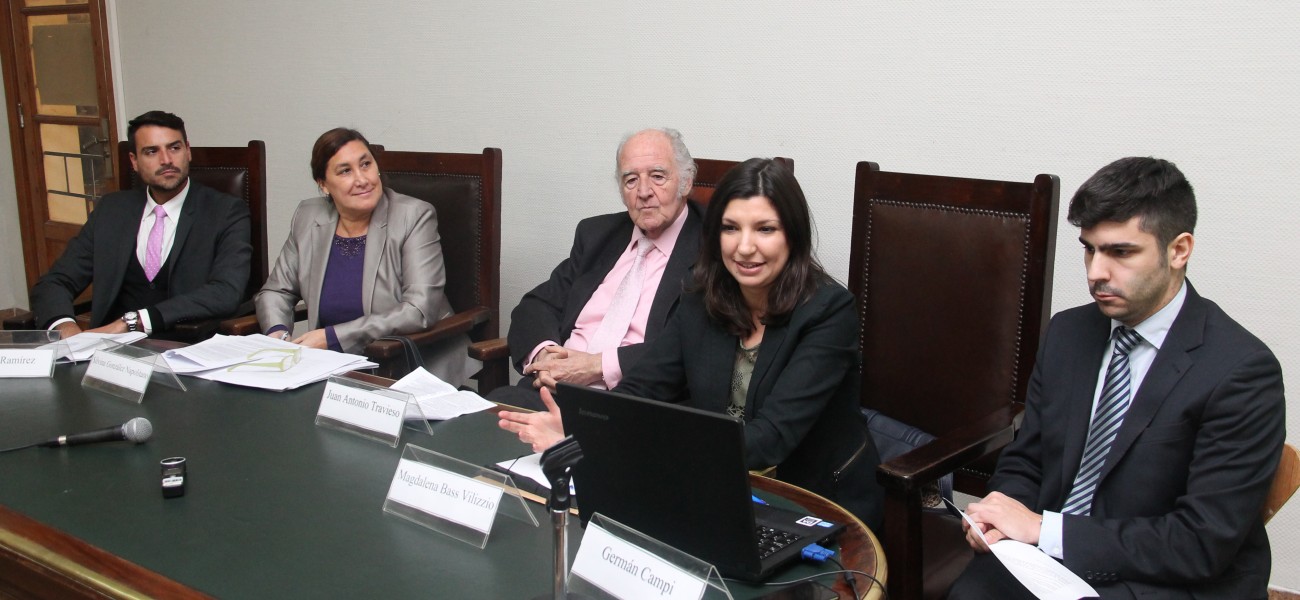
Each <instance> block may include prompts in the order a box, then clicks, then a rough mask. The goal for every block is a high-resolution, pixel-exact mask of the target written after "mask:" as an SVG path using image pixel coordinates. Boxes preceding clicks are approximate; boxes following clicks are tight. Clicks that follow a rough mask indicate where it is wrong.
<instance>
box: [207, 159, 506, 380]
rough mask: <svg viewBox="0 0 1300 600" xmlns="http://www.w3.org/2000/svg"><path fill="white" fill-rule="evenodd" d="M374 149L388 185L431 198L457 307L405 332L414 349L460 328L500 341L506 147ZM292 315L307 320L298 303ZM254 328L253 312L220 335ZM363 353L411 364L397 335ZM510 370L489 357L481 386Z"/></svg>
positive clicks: (388, 371)
mask: <svg viewBox="0 0 1300 600" xmlns="http://www.w3.org/2000/svg"><path fill="white" fill-rule="evenodd" d="M371 149H372V150H373V151H374V154H375V159H376V160H377V161H378V162H379V167H380V170H381V171H382V172H383V177H384V185H386V186H388V187H390V188H392V189H393V190H394V191H397V192H400V193H402V194H406V195H408V196H411V197H414V198H419V199H421V200H424V201H426V202H429V203H430V204H433V205H434V208H435V209H436V210H437V212H438V234H439V236H440V237H441V239H442V241H441V244H442V256H443V263H444V265H445V268H446V273H447V286H446V288H445V289H444V292H445V293H446V295H447V300H448V301H449V302H450V303H451V306H452V309H453V310H454V311H456V312H455V314H453V315H452V316H450V317H447V318H445V319H442V320H440V321H438V322H437V323H435V324H434V325H433V326H432V327H430V328H428V329H425V330H423V331H419V332H415V333H410V334H405V335H402V336H400V337H404V338H406V339H408V340H410V341H411V342H413V343H414V344H415V346H416V347H417V348H423V347H428V346H430V345H432V344H435V343H437V342H440V341H442V340H445V339H448V338H450V337H452V336H457V335H460V334H462V333H468V334H469V337H470V340H471V341H475V342H477V341H482V340H495V339H496V338H497V336H499V335H500V333H499V327H500V317H499V315H498V310H499V306H500V290H501V275H500V273H501V150H500V149H498V148H484V149H483V151H482V152H480V153H477V154H456V153H448V152H399V151H392V150H386V149H385V148H384V147H383V146H380V145H377V144H372V145H371ZM260 285H261V284H259V287H260ZM295 317H296V318H297V319H298V320H304V319H306V318H307V313H306V309H305V308H303V307H302V305H301V304H300V305H299V309H298V310H297V311H295ZM257 330H258V324H257V319H256V317H255V316H251V317H246V318H243V319H237V320H234V321H228V322H226V323H224V324H222V331H223V333H227V334H230V335H247V334H249V333H254V332H256V331H257ZM363 354H365V355H366V357H367V358H369V359H370V360H372V361H374V362H376V363H378V364H379V368H378V369H377V370H376V374H377V375H380V376H383V377H389V378H394V379H396V378H400V377H402V376H403V375H406V374H407V373H408V372H410V370H411V365H408V364H407V363H406V356H405V353H404V350H403V344H402V342H400V341H397V340H385V339H380V340H376V341H374V342H371V343H370V344H367V345H366V347H365V350H364V351H363ZM480 354H481V351H480ZM471 355H474V351H473V350H471ZM480 360H482V359H481V358H480ZM507 369H508V364H506V363H502V362H488V361H484V365H483V370H482V371H480V372H479V374H478V375H477V379H478V381H479V386H480V387H479V389H480V390H482V389H483V387H484V386H487V387H488V388H489V389H490V388H493V387H497V386H500V385H503V384H504V383H506V382H507V381H508V378H509V372H508V371H507ZM484 393H486V392H484Z"/></svg>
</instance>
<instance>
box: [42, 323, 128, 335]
mask: <svg viewBox="0 0 1300 600" xmlns="http://www.w3.org/2000/svg"><path fill="white" fill-rule="evenodd" d="M63 325H69V323H64V324H63ZM63 325H59V331H63ZM71 325H72V326H73V327H76V326H77V325H76V324H75V323H71ZM86 331H88V332H90V333H126V332H128V331H130V330H129V329H127V328H126V321H123V320H122V319H114V320H112V321H109V322H108V323H107V324H105V325H104V326H102V327H96V328H94V329H87V330H86ZM64 337H67V336H66V335H65V336H64Z"/></svg>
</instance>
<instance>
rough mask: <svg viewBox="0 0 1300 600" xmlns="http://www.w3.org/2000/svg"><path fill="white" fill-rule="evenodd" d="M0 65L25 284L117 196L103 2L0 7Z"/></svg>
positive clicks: (9, 2) (13, 0)
mask: <svg viewBox="0 0 1300 600" xmlns="http://www.w3.org/2000/svg"><path fill="white" fill-rule="evenodd" d="M0 19H3V21H4V22H3V23H0V35H3V36H4V39H3V43H2V44H0V53H3V56H0V62H3V65H4V82H5V97H6V103H7V109H8V113H9V128H10V138H11V139H10V141H11V144H12V146H13V157H14V179H15V182H16V184H17V185H16V187H17V189H18V212H19V218H20V220H21V221H22V223H21V226H22V232H23V259H24V263H25V265H26V271H27V284H28V286H29V287H30V286H31V285H32V284H34V283H35V282H36V279H37V278H38V277H39V276H40V274H41V273H44V272H45V271H46V270H47V269H49V267H50V264H51V263H53V262H54V260H55V259H57V258H58V257H59V255H60V254H62V253H63V249H64V247H66V245H67V242H68V240H69V239H71V238H72V236H74V235H76V234H77V232H78V231H80V230H81V226H82V224H84V223H85V222H86V218H87V217H88V216H89V214H90V212H91V211H92V210H94V204H95V201H96V200H97V199H98V198H99V197H100V196H101V195H103V194H105V193H107V192H110V191H113V190H116V189H117V176H118V174H117V173H115V172H114V171H115V169H116V167H115V165H116V164H117V163H116V160H114V159H115V157H114V156H113V154H114V153H115V152H116V151H117V123H116V119H115V117H114V111H115V109H114V107H113V87H112V81H113V79H112V76H111V73H110V67H109V65H110V61H109V56H108V29H107V25H106V20H105V16H104V0H4V11H3V14H2V15H0Z"/></svg>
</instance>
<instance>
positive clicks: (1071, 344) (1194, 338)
mask: <svg viewBox="0 0 1300 600" xmlns="http://www.w3.org/2000/svg"><path fill="white" fill-rule="evenodd" d="M1109 335H1110V319H1108V318H1107V317H1105V316H1104V315H1103V314H1102V313H1101V311H1099V310H1098V309H1097V307H1096V306H1095V305H1093V304H1089V305H1086V306H1081V307H1078V308H1074V309H1070V310H1067V311H1063V312H1062V313H1060V314H1058V315H1056V316H1055V317H1054V318H1053V319H1052V322H1051V325H1050V326H1049V328H1048V332H1047V339H1046V341H1045V342H1044V344H1043V347H1042V350H1041V351H1040V354H1039V356H1038V362H1037V364H1036V366H1035V368H1034V373H1033V376H1032V378H1031V379H1030V382H1029V393H1028V397H1027V400H1026V403H1025V420H1024V425H1023V427H1022V428H1021V430H1020V433H1019V434H1018V436H1017V438H1016V440H1015V441H1014V442H1012V444H1011V445H1010V446H1008V447H1007V449H1006V451H1005V452H1004V453H1003V454H1002V457H1001V460H1000V461H999V463H998V468H997V471H996V473H995V474H994V477H993V478H992V480H991V481H990V483H989V488H990V489H992V490H998V491H1001V492H1003V493H1005V494H1007V495H1009V496H1011V497H1013V498H1015V499H1017V500H1019V501H1021V502H1023V503H1024V504H1025V505H1026V506H1028V507H1029V508H1031V509H1033V510H1035V511H1043V510H1051V511H1056V512H1059V511H1060V510H1061V507H1062V506H1063V505H1064V503H1065V499H1066V496H1068V495H1069V493H1070V487H1071V486H1072V485H1073V482H1074V476H1075V474H1076V472H1077V471H1078V469H1079V461H1080V459H1081V457H1082V456H1083V446H1084V442H1085V440H1086V438H1087V432H1088V424H1089V421H1090V419H1091V411H1092V399H1093V395H1094V391H1095V389H1096V385H1097V379H1098V373H1099V372H1100V369H1101V363H1102V360H1103V359H1104V358H1105V357H1104V356H1103V354H1104V353H1105V348H1106V344H1107V341H1108V338H1109ZM1284 410H1285V399H1284V396H1283V391H1282V369H1281V366H1280V365H1279V364H1278V362H1277V359H1276V358H1274V356H1273V353H1272V352H1270V351H1269V349H1268V348H1267V347H1266V346H1265V345H1264V343H1263V342H1261V341H1260V340H1259V339H1257V338H1256V337H1255V336H1253V335H1251V334H1250V332H1248V331H1246V330H1245V329H1244V328H1242V327H1241V326H1240V325H1238V324H1237V323H1236V322H1235V321H1233V320H1232V319H1231V318H1230V317H1228V315H1227V314H1225V313H1224V312H1223V310H1222V309H1220V308H1219V307H1218V305H1216V304H1214V303H1213V302H1210V301H1208V300H1205V299H1204V298H1201V297H1200V296H1199V295H1198V294H1197V293H1196V290H1194V289H1192V287H1191V283H1188V284H1187V297H1186V300H1185V301H1184V304H1183V307H1182V310H1181V311H1180V312H1179V314H1178V316H1177V318H1176V319H1175V321H1174V324H1173V326H1172V327H1171V328H1170V330H1169V334H1168V335H1167V337H1166V338H1165V342H1164V344H1163V346H1162V347H1161V348H1160V351H1159V352H1158V353H1157V355H1156V358H1155V361H1154V362H1153V363H1152V364H1151V368H1150V370H1149V371H1148V372H1147V375H1146V377H1145V379H1143V381H1142V383H1141V385H1140V387H1139V388H1138V389H1137V392H1136V393H1135V395H1134V396H1133V401H1132V403H1131V404H1130V407H1129V410H1128V413H1127V414H1126V416H1125V418H1124V422H1123V424H1122V425H1121V427H1120V430H1119V434H1118V437H1117V438H1116V439H1115V442H1114V445H1113V446H1112V447H1111V450H1110V453H1109V454H1108V455H1107V457H1106V464H1105V465H1104V466H1103V468H1102V471H1101V479H1100V481H1099V483H1098V487H1097V491H1096V494H1095V496H1094V499H1093V507H1092V515H1091V516H1087V517H1085V516H1075V515H1066V516H1065V517H1064V522H1063V531H1062V534H1063V538H1064V539H1063V542H1064V548H1063V553H1064V557H1065V559H1064V564H1065V566H1067V567H1069V568H1070V570H1071V571H1074V572H1075V573H1077V574H1079V575H1080V576H1081V577H1083V578H1084V579H1085V580H1089V581H1091V582H1096V583H1100V584H1106V583H1111V582H1122V584H1123V585H1126V586H1128V587H1129V589H1130V590H1131V591H1133V592H1134V593H1135V595H1136V596H1138V597H1144V598H1145V597H1172V598H1185V597H1195V598H1263V597H1265V595H1266V594H1267V592H1266V589H1267V586H1268V580H1269V569H1270V567H1271V564H1272V563H1271V558H1270V555H1269V546H1268V537H1267V534H1266V533H1265V531H1264V523H1263V520H1262V518H1261V516H1260V509H1261V507H1262V505H1263V502H1264V498H1265V497H1266V495H1267V494H1268V488H1269V485H1270V483H1271V482H1272V479H1273V473H1274V471H1275V470H1276V468H1277V464H1278V459H1279V456H1280V453H1281V447H1282V443H1283V440H1284V438H1285V435H1286V432H1285V418H1284V417H1285V415H1284ZM1143 594H1147V595H1143Z"/></svg>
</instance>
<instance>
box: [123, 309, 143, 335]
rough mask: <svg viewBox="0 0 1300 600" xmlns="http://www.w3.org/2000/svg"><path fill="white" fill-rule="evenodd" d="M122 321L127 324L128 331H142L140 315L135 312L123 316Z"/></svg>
mask: <svg viewBox="0 0 1300 600" xmlns="http://www.w3.org/2000/svg"><path fill="white" fill-rule="evenodd" d="M122 321H123V322H125V323H126V330H127V331H140V315H139V313H136V312H135V311H129V312H127V313H126V314H124V315H122Z"/></svg>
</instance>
